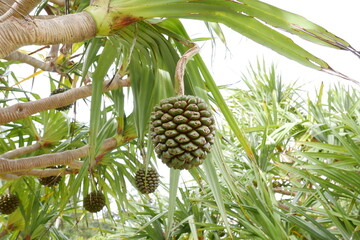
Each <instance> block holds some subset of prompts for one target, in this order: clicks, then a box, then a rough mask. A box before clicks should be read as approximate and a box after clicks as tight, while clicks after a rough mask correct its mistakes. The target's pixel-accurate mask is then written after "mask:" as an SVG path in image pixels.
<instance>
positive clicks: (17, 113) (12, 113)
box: [0, 78, 130, 125]
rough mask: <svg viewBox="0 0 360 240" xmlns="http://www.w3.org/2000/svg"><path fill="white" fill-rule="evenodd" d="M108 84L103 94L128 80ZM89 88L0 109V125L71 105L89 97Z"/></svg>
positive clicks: (128, 81) (128, 82)
mask: <svg viewBox="0 0 360 240" xmlns="http://www.w3.org/2000/svg"><path fill="white" fill-rule="evenodd" d="M110 82H111V80H108V81H104V83H103V92H105V91H110V90H114V89H117V88H120V87H125V86H130V80H129V79H124V80H121V79H119V78H117V79H114V80H113V81H112V82H111V84H110ZM91 88H92V86H91V85H87V86H83V87H79V88H73V89H70V90H68V91H66V92H64V93H59V94H55V95H52V96H50V97H47V98H43V99H39V100H36V101H32V102H25V103H17V104H15V105H13V106H10V107H7V108H2V109H0V125H2V124H6V123H9V122H12V121H15V120H19V119H23V118H26V117H29V116H31V115H32V114H34V113H38V112H42V111H45V110H49V109H54V108H59V107H62V106H66V105H69V104H72V103H74V102H75V101H76V100H78V99H81V98H85V97H89V96H91Z"/></svg>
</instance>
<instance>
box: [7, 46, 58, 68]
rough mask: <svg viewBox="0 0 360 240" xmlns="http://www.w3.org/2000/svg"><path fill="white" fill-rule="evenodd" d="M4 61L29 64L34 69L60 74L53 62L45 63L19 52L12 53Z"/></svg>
mask: <svg viewBox="0 0 360 240" xmlns="http://www.w3.org/2000/svg"><path fill="white" fill-rule="evenodd" d="M56 46H57V45H56ZM4 59H6V60H8V61H19V62H22V63H27V64H29V65H31V66H33V67H34V68H39V69H41V70H44V71H48V72H58V71H57V69H56V67H55V65H53V64H52V62H43V61H40V60H38V59H36V58H34V57H31V56H29V55H27V54H25V53H22V52H18V51H15V52H12V53H10V54H9V55H8V56H6V57H5V58H4Z"/></svg>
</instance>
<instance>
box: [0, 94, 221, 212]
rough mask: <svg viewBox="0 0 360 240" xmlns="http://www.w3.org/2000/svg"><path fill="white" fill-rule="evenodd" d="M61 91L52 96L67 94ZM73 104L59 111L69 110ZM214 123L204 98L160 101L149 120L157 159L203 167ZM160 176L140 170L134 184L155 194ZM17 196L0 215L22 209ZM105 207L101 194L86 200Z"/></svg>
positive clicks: (50, 182)
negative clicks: (19, 207)
mask: <svg viewBox="0 0 360 240" xmlns="http://www.w3.org/2000/svg"><path fill="white" fill-rule="evenodd" d="M66 90H67V89H64V88H59V89H56V90H54V91H53V92H52V93H51V95H54V94H58V93H62V92H65V91H66ZM70 107H71V105H68V106H64V107H61V108H57V110H59V111H63V110H68V109H69V108H70ZM214 130H215V120H214V117H213V116H212V113H211V110H210V108H209V107H208V105H207V104H206V103H205V102H204V100H203V99H201V98H199V97H195V96H177V97H171V98H167V99H163V100H162V101H160V104H159V105H157V106H155V108H154V111H153V112H152V114H151V120H150V134H151V135H150V136H151V140H152V142H153V144H154V147H155V152H156V154H157V156H158V157H159V158H160V159H161V160H162V162H163V163H165V164H166V165H167V166H168V167H170V168H174V169H190V168H193V167H196V166H199V165H200V164H202V163H203V162H204V160H205V158H206V156H207V154H208V153H209V152H210V149H211V145H212V144H213V143H214V136H215V131H214ZM61 179H62V176H50V177H43V178H39V182H40V184H42V185H44V186H47V187H53V186H56V185H58V184H59V183H60V181H61ZM159 182H160V181H159V174H158V173H157V172H156V170H155V169H153V168H147V169H139V170H138V171H137V172H136V174H135V185H136V187H137V188H138V190H139V191H140V192H141V193H142V194H149V193H153V192H154V191H155V190H156V188H157V187H158V186H159ZM19 204H20V200H19V198H18V196H17V195H16V194H7V195H4V196H2V197H0V213H2V214H11V213H12V212H14V211H15V210H16V208H17V207H18V206H19ZM105 204H106V200H105V196H104V194H103V193H102V192H100V191H93V192H91V193H89V194H88V195H87V196H85V197H84V200H83V206H84V208H85V209H86V210H87V211H89V212H92V213H94V212H98V211H100V210H101V209H103V207H104V206H105Z"/></svg>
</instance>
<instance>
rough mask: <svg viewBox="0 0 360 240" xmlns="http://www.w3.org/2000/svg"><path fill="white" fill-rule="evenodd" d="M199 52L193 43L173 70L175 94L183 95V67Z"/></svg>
mask: <svg viewBox="0 0 360 240" xmlns="http://www.w3.org/2000/svg"><path fill="white" fill-rule="evenodd" d="M199 51H200V48H199V47H198V45H196V44H195V43H193V46H192V47H191V48H190V49H189V50H187V51H186V52H185V53H184V55H182V56H181V58H180V59H179V61H178V62H177V64H176V69H175V92H176V94H177V95H179V96H180V95H184V75H185V67H186V64H187V63H188V62H189V60H190V59H191V58H192V57H193V56H194V55H196V54H197V53H198V52H199Z"/></svg>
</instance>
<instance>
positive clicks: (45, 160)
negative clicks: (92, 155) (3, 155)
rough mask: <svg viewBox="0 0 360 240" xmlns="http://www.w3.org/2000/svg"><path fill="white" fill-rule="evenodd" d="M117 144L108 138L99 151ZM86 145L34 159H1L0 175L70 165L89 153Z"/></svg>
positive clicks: (114, 140)
mask: <svg viewBox="0 0 360 240" xmlns="http://www.w3.org/2000/svg"><path fill="white" fill-rule="evenodd" d="M117 145H118V142H117V140H116V139H115V138H108V139H106V140H105V141H104V143H103V144H102V146H101V148H100V151H104V150H107V149H109V148H115V147H116V146H117ZM89 149H90V147H89V146H88V145H86V146H83V147H81V148H78V149H74V150H67V151H64V152H59V153H50V154H43V155H40V156H35V157H27V158H19V159H14V160H8V159H1V160H0V173H1V174H7V173H15V175H16V173H17V172H24V171H28V170H32V169H34V168H46V167H50V166H55V165H66V166H68V165H70V166H71V163H72V162H74V161H75V160H77V159H79V158H83V157H86V156H87V155H88V153H89Z"/></svg>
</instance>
